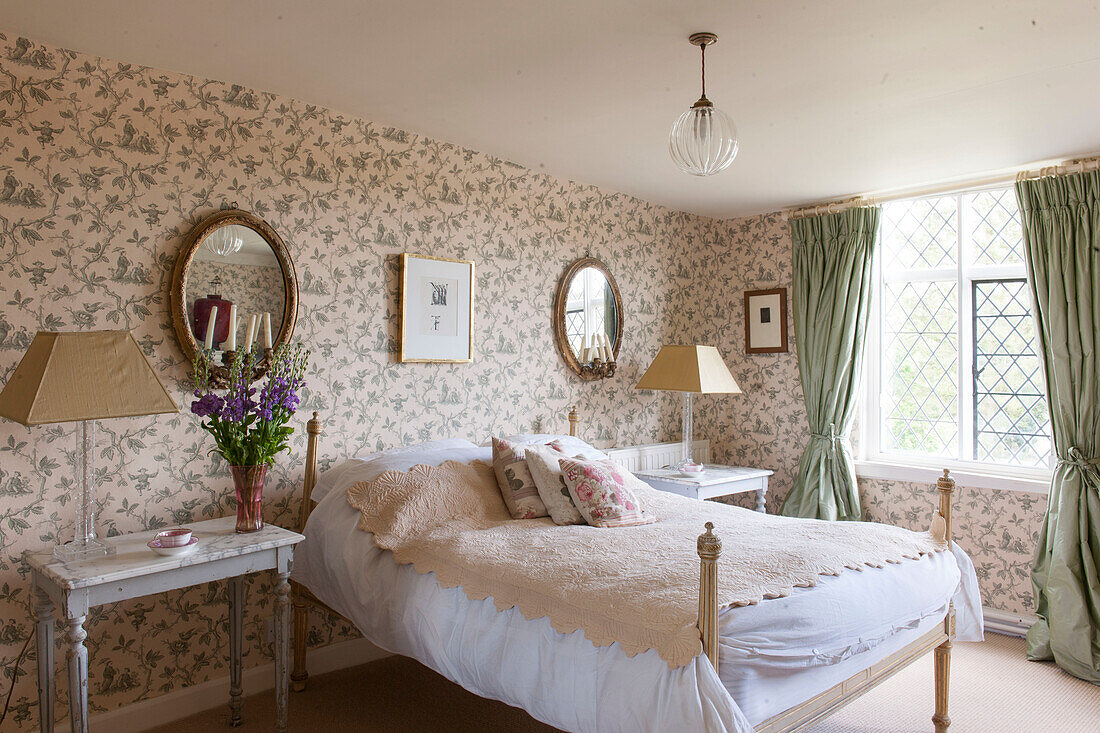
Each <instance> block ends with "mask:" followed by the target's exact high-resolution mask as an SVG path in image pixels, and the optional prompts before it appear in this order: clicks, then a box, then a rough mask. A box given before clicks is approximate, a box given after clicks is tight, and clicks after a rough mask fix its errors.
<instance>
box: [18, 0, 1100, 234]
mask: <svg viewBox="0 0 1100 733" xmlns="http://www.w3.org/2000/svg"><path fill="white" fill-rule="evenodd" d="M0 29H2V30H4V31H6V32H9V33H16V34H22V35H27V36H30V37H31V38H34V39H36V40H42V41H47V42H50V43H54V44H58V45H61V46H65V47H67V48H72V49H75V50H78V51H86V52H90V53H94V54H99V55H102V56H107V57H109V58H114V59H120V60H124V61H130V62H134V63H140V64H145V65H149V66H155V67H159V68H163V69H170V70H173V71H181V72H186V73H190V74H195V75H199V76H203V77H211V78H215V79H221V80H225V81H234V82H238V83H241V84H244V85H246V86H250V87H255V88H259V89H263V90H267V91H272V92H276V93H279V94H283V95H289V96H292V97H296V98H298V99H301V100H304V101H307V102H312V103H316V104H321V105H325V106H328V107H331V108H333V109H336V110H339V111H342V112H348V113H352V114H355V115H361V116H363V117H366V118H368V119H371V120H375V121H377V122H380V123H384V124H387V125H395V126H398V127H402V128H405V129H408V130H411V131H414V132H418V133H423V134H425V135H430V136H432V137H435V138H438V139H441V140H447V141H450V142H454V143H458V144H461V145H465V146H468V147H470V148H474V149H476V150H480V151H484V152H486V153H490V154H493V155H497V156H500V157H503V158H506V159H509V160H513V161H515V162H517V163H521V164H523V165H526V166H529V167H531V168H533V169H536V170H543V171H546V172H548V173H552V174H554V175H556V176H559V177H563V178H569V179H572V180H575V181H579V182H583V183H592V184H597V185H600V186H604V187H606V188H610V189H614V190H617V191H624V192H626V193H630V194H633V195H635V196H638V197H640V198H643V199H646V200H649V201H653V202H657V203H661V204H665V205H667V206H671V207H674V208H677V209H682V210H686V211H692V212H697V213H701V214H708V215H713V216H722V217H726V216H740V215H745V214H752V213H759V212H764V211H772V210H776V209H779V208H782V207H785V206H790V205H794V204H800V203H809V202H815V201H820V200H823V199H829V198H834V197H837V196H841V195H846V194H852V193H860V192H867V191H878V190H883V189H890V188H896V187H904V186H911V185H914V184H919V183H922V182H928V181H936V180H942V179H947V178H953V177H956V176H964V175H968V174H975V173H980V172H984V171H988V170H993V169H1001V168H1006V167H1011V166H1016V165H1024V164H1027V163H1030V162H1033V161H1038V160H1046V159H1050V158H1054V157H1061V156H1066V155H1073V154H1080V153H1089V152H1094V151H1097V150H1100V93H1098V92H1100V46H1098V45H1097V39H1098V38H1100V11H1098V9H1097V4H1096V3H1093V2H1083V1H1079V2H1073V1H1066V0H1058V1H1054V0H1030V1H1028V2H1021V1H1015V2H1004V1H1003V0H1002V1H1000V2H992V1H985V0H965V1H964V2H960V1H959V0H952V1H949V2H921V1H919V0H908V1H897V0H867V1H865V2H855V1H854V0H837V1H834V2H814V1H812V0H805V1H804V2H783V1H775V2H731V1H730V0H726V1H724V2H718V1H714V0H712V1H706V0H665V1H663V2H657V1H649V2H647V1H644V0H497V1H495V2H494V1H493V0H439V1H437V2H416V1H415V0H403V1H389V0H385V1H376V2H363V1H360V0H309V1H306V0H267V1H264V0H233V1H232V2H225V1H224V0H184V1H181V0H168V1H165V0H97V1H96V2H86V1H82V0H69V1H68V2H66V1H64V0H34V1H33V2H29V1H28V0H0ZM699 30H708V31H713V32H715V33H718V35H719V38H720V40H719V43H718V45H717V46H714V47H713V48H711V49H710V50H709V51H708V54H707V55H708V80H709V83H708V96H709V97H710V98H711V99H712V100H713V101H714V102H715V104H716V105H717V106H718V107H720V108H721V109H723V110H725V111H726V112H728V113H729V114H730V115H731V116H732V117H733V119H734V121H735V122H736V123H737V125H738V128H739V129H740V132H741V153H740V155H739V156H738V158H737V160H736V161H734V163H733V165H732V166H731V167H730V168H729V169H727V170H726V171H724V172H723V173H720V174H718V175H716V176H713V177H710V178H703V179H700V178H694V177H692V176H688V175H686V174H684V173H681V172H680V171H679V170H678V169H677V168H676V167H675V166H674V165H673V163H672V162H671V160H670V159H669V156H668V151H667V135H668V129H669V126H670V125H671V124H672V122H673V120H675V119H676V117H677V116H678V115H679V114H680V113H681V112H682V111H683V110H684V109H686V108H687V107H688V106H689V105H690V104H691V103H692V102H694V101H695V99H696V98H697V97H698V92H699V88H698V82H699V78H698V77H699V66H698V64H699V58H698V50H697V49H696V48H694V47H693V46H690V45H689V44H688V43H687V40H686V38H687V36H688V35H689V34H690V33H692V32H694V31H699Z"/></svg>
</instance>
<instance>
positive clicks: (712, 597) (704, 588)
mask: <svg viewBox="0 0 1100 733" xmlns="http://www.w3.org/2000/svg"><path fill="white" fill-rule="evenodd" d="M706 530H707V531H706V532H704V533H703V534H701V535H699V539H698V541H697V542H696V550H697V552H698V553H699V635H700V637H701V638H702V641H703V653H704V654H706V655H707V659H709V660H710V663H711V664H713V665H714V671H715V672H717V671H718V558H719V556H720V555H721V554H722V540H720V539H719V538H718V536H717V535H715V534H714V524H713V523H711V522H707V523H706Z"/></svg>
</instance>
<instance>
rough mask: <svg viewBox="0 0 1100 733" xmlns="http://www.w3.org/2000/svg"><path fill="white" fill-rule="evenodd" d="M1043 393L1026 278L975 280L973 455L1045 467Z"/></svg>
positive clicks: (1046, 418) (1047, 431)
mask: <svg viewBox="0 0 1100 733" xmlns="http://www.w3.org/2000/svg"><path fill="white" fill-rule="evenodd" d="M1045 394H1046V393H1045V389H1044V376H1043V364H1042V360H1041V359H1040V358H1039V356H1038V354H1037V351H1036V348H1035V322H1034V320H1032V316H1031V293H1030V291H1029V289H1028V286H1027V281H1026V280H1025V279H1011V280H976V281H974V423H975V424H974V459H975V460H979V461H991V462H993V461H995V462H998V463H1010V464H1012V465H1017V466H1046V465H1048V463H1049V461H1050V453H1051V441H1050V419H1049V416H1048V414H1047V405H1046V398H1045Z"/></svg>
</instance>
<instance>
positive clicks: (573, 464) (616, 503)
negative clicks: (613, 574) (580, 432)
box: [558, 458, 657, 527]
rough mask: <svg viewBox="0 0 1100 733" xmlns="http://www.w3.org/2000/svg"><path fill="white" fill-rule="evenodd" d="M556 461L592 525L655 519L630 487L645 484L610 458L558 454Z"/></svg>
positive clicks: (567, 486)
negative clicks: (596, 458)
mask: <svg viewBox="0 0 1100 733" xmlns="http://www.w3.org/2000/svg"><path fill="white" fill-rule="evenodd" d="M558 464H559V465H560V466H561V474H562V478H563V479H564V480H565V486H566V488H567V489H568V490H569V496H570V497H571V498H572V499H573V504H574V505H575V506H576V507H577V510H578V511H579V512H580V513H581V516H582V517H584V520H585V521H586V522H588V523H589V524H590V525H592V526H593V527H630V526H634V525H638V524H651V523H653V522H655V521H657V519H656V517H653V516H651V515H648V514H646V513H645V512H644V511H643V510H642V507H641V504H639V503H638V497H637V495H636V494H635V493H634V491H633V490H632V487H634V486H638V485H642V486H644V484H642V482H641V481H640V480H639V479H637V478H636V477H635V476H634V474H632V473H630V471H627V470H626V469H625V468H622V467H621V466H618V465H616V464H615V463H614V462H613V461H611V460H593V461H588V460H582V459H577V458H561V459H559V460H558Z"/></svg>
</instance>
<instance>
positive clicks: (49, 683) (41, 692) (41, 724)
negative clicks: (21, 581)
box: [34, 588, 54, 733]
mask: <svg viewBox="0 0 1100 733" xmlns="http://www.w3.org/2000/svg"><path fill="white" fill-rule="evenodd" d="M34 599H35V605H34V610H35V612H36V613H37V615H38V620H37V625H36V626H35V631H34V635H35V644H36V645H37V648H38V730H40V731H41V732H42V733H53V712H54V684H53V671H54V669H53V601H51V600H50V597H49V596H48V595H46V593H45V591H43V590H42V589H41V588H35V589H34Z"/></svg>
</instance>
